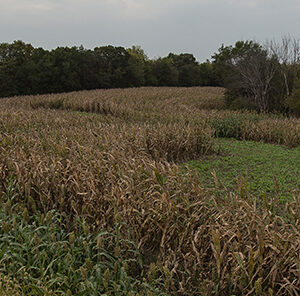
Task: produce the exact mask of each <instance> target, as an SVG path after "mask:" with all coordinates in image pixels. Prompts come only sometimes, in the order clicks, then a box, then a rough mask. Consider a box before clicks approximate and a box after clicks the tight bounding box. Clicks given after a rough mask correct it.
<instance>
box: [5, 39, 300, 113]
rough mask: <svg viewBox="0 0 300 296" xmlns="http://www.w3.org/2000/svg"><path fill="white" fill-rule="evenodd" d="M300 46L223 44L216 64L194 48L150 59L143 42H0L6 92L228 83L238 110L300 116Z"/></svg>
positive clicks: (228, 93) (292, 41)
mask: <svg viewBox="0 0 300 296" xmlns="http://www.w3.org/2000/svg"><path fill="white" fill-rule="evenodd" d="M299 65H300V43H299V40H296V39H293V38H291V37H284V38H282V40H281V43H280V42H279V43H276V42H269V43H268V44H265V45H261V44H259V43H257V42H254V41H251V40H250V41H238V42H236V43H235V45H232V46H224V45H222V46H221V47H220V48H219V49H218V52H217V53H214V55H213V56H212V57H211V61H209V60H207V61H206V62H203V63H199V62H198V61H197V60H196V58H195V57H194V56H193V55H192V54H190V53H182V54H174V53H170V54H169V55H168V56H166V57H160V58H157V59H149V58H148V57H147V55H146V54H145V52H144V50H143V49H142V48H141V47H139V46H132V47H131V48H127V49H126V48H124V47H120V46H119V47H115V46H111V45H108V46H101V47H96V48H94V49H93V50H91V49H85V48H84V47H83V46H80V47H71V48H69V47H57V48H56V49H53V50H45V49H43V48H34V47H33V46H32V45H31V44H26V43H24V42H23V41H14V42H13V43H11V44H9V43H1V44H0V97H9V96H17V95H29V94H32V95H34V94H43V93H59V92H69V91H77V90H90V89H100V88H128V87H140V86H184V87H189V86H224V87H225V88H226V92H225V97H226V101H227V105H228V107H230V108H236V109H241V108H246V109H255V110H257V111H259V112H281V113H285V114H295V115H300V66H299Z"/></svg>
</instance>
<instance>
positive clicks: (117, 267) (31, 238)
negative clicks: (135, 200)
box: [0, 179, 166, 296]
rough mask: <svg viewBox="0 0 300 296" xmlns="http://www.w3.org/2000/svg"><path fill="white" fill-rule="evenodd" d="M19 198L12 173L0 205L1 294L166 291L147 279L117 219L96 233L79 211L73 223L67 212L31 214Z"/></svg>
mask: <svg viewBox="0 0 300 296" xmlns="http://www.w3.org/2000/svg"><path fill="white" fill-rule="evenodd" d="M17 200H18V194H17V192H16V190H15V188H14V182H13V179H11V181H10V182H9V185H8V187H7V192H6V195H5V196H4V198H3V200H2V201H1V208H0V221H1V227H0V250H1V251H0V279H1V280H2V282H1V283H0V295H16V293H19V294H17V295H104V294H105V295H124V296H125V295H138V292H139V293H140V294H139V295H146V293H147V291H149V292H151V293H152V295H166V294H163V293H160V292H159V290H157V289H155V288H154V287H151V285H150V284H147V283H144V282H143V280H142V278H141V275H142V270H143V265H142V260H141V255H140V253H139V251H138V249H137V246H136V245H135V244H134V243H133V242H132V241H130V240H127V239H126V240H124V239H122V238H121V235H120V232H121V229H122V223H121V222H120V221H117V220H118V219H116V222H115V231H114V232H113V233H109V232H107V231H100V232H97V233H93V232H91V231H90V228H89V226H88V224H87V223H86V222H85V220H84V219H83V218H80V217H77V218H76V220H75V221H74V222H73V224H72V227H71V229H69V228H68V227H67V226H66V225H65V222H64V221H65V220H66V219H65V216H64V214H60V213H58V212H56V211H54V210H52V211H49V212H47V213H46V215H44V214H42V213H40V212H37V211H35V212H34V213H33V214H32V215H28V210H27V208H26V206H25V207H22V206H21V205H20V204H19V203H18V202H17ZM21 208H23V214H20V213H19V211H20V209H21ZM3 275H8V276H3ZM157 284H159V281H158V282H157ZM2 293H5V294H2ZM10 293H12V294H10Z"/></svg>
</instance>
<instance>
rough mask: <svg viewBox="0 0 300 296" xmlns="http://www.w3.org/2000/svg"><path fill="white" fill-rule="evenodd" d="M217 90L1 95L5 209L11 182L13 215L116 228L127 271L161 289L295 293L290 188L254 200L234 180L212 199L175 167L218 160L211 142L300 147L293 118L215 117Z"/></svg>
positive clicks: (297, 264)
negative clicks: (284, 195)
mask: <svg viewBox="0 0 300 296" xmlns="http://www.w3.org/2000/svg"><path fill="white" fill-rule="evenodd" d="M222 94H223V90H222V89H213V88H191V89H185V88H181V89H179V88H178V89H177V88H141V89H131V90H103V91H90V92H78V93H70V94H60V95H48V96H37V97H19V98H17V97H16V98H12V99H3V100H1V101H0V104H1V112H0V159H1V161H0V193H1V199H2V203H7V202H8V200H7V198H6V196H7V188H8V186H9V184H10V183H9V182H10V181H9V180H14V184H15V185H14V186H15V190H16V192H17V193H18V194H17V198H16V199H15V200H14V202H17V203H18V204H19V205H20V209H19V210H20V211H21V210H22V209H23V208H26V210H28V211H29V213H34V212H37V211H38V212H41V213H43V214H45V215H46V214H47V212H49V211H51V210H53V209H55V210H57V211H59V212H63V213H65V219H66V228H68V229H71V228H72V224H73V223H74V219H76V217H84V218H85V220H86V221H87V223H88V225H89V226H90V229H91V231H92V232H97V231H98V230H99V229H101V230H107V231H108V232H110V233H114V232H115V231H116V230H115V225H116V222H117V223H122V225H123V226H122V229H121V232H120V236H121V237H122V239H129V240H132V241H134V242H135V243H136V245H137V246H138V249H139V252H140V253H141V254H142V257H143V260H144V264H143V268H142V270H140V269H137V270H135V269H134V268H133V270H132V272H131V274H133V276H135V277H136V278H144V280H143V281H146V282H147V285H149V286H150V285H152V286H157V287H158V288H159V290H160V291H161V293H162V292H164V293H165V294H168V295H170V294H171V295H298V294H299V293H300V289H299V287H300V279H299V272H300V260H299V258H300V233H299V226H300V220H299V219H300V194H299V192H297V190H296V191H295V193H294V196H293V200H290V201H287V202H286V203H282V202H280V201H279V200H277V199H276V197H274V199H270V200H259V199H256V198H255V197H253V196H250V195H249V194H247V192H246V186H244V185H243V182H241V184H240V186H239V193H238V194H233V193H232V192H227V194H225V195H221V194H219V195H218V194H216V193H211V194H209V193H208V191H206V190H205V184H201V183H200V181H199V180H198V178H197V177H196V176H195V174H194V173H193V172H192V171H189V170H188V169H185V170H184V172H182V170H181V169H180V167H181V166H182V162H183V161H185V160H188V159H191V158H200V157H201V156H203V155H205V154H211V153H217V152H218V151H217V150H216V147H215V146H214V136H215V135H217V136H228V137H236V138H240V139H251V140H256V141H265V142H270V143H279V144H283V145H287V146H291V147H297V146H299V145H300V121H299V120H298V119H283V118H277V117H275V116H272V117H271V116H267V115H255V114H252V113H238V112H231V111H225V110H221V109H223V108H224V101H223V98H222ZM56 109H59V110H56ZM74 111H81V112H74ZM94 113H97V114H94ZM216 186H218V184H217V180H216ZM16 276H18V274H16ZM158 283H159V284H158ZM109 285H112V286H113V285H114V284H113V282H112V283H111V284H108V286H109ZM107 289H108V288H107ZM76 291H77V290H76V288H74V290H73V291H72V293H75V294H76ZM107 291H113V290H109V289H108V290H107ZM149 291H150V290H149ZM149 291H148V294H145V295H156V294H155V293H156V292H153V291H152V292H149ZM155 291H156V290H155ZM103 293H104V292H103ZM107 293H108V294H107V295H121V294H114V292H107ZM109 293H111V294H109ZM140 293H141V294H142V295H143V293H147V292H140ZM149 293H152V294H149ZM0 295H1V292H0ZM122 295H123V294H122ZM132 295H137V294H132ZM157 295H159V294H157ZM160 295H164V294H160Z"/></svg>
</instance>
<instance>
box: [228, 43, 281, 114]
mask: <svg viewBox="0 0 300 296" xmlns="http://www.w3.org/2000/svg"><path fill="white" fill-rule="evenodd" d="M231 65H232V77H231V79H230V80H231V83H230V88H235V89H240V90H241V92H242V94H243V96H244V97H245V96H246V97H247V100H248V101H250V103H252V104H253V105H255V106H257V108H258V109H259V110H260V111H261V112H267V111H269V107H270V106H269V105H270V104H269V102H270V93H271V87H272V80H273V79H274V77H275V75H276V74H277V73H278V68H279V66H278V60H277V59H276V58H275V57H272V56H269V55H268V52H267V51H266V50H265V49H263V48H262V47H260V48H250V49H249V50H248V51H247V52H246V53H244V55H243V56H238V57H233V58H232V59H231Z"/></svg>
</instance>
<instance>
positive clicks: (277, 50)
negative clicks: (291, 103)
mask: <svg viewBox="0 0 300 296" xmlns="http://www.w3.org/2000/svg"><path fill="white" fill-rule="evenodd" d="M265 48H266V49H267V50H268V52H269V54H270V55H273V56H275V57H276V58H277V59H278V61H279V63H280V66H281V67H280V68H281V74H282V76H283V79H284V84H285V89H286V96H287V97H288V96H289V95H290V93H291V90H290V89H291V83H293V82H294V80H295V78H296V75H297V66H298V65H299V62H300V40H299V39H296V38H292V37H291V36H290V35H286V36H283V37H282V38H281V42H276V41H275V40H271V41H267V42H266V44H265Z"/></svg>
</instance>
